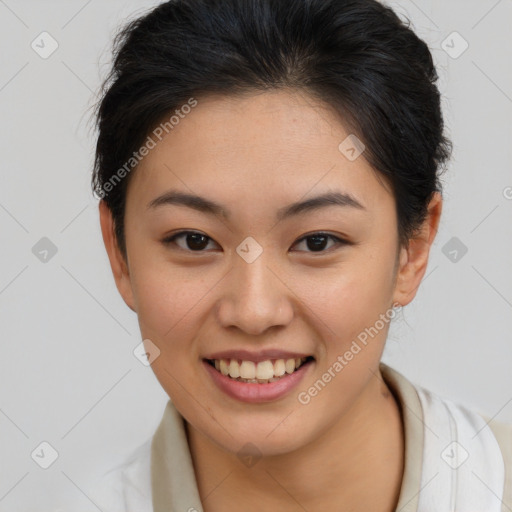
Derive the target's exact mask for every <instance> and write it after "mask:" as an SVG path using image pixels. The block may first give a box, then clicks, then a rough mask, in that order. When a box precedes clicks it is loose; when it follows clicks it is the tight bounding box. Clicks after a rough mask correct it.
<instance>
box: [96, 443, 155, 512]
mask: <svg viewBox="0 0 512 512" xmlns="http://www.w3.org/2000/svg"><path fill="white" fill-rule="evenodd" d="M151 442H152V439H149V440H147V441H146V442H144V443H142V444H141V445H139V446H138V447H137V448H136V449H134V450H133V451H132V452H131V453H130V454H129V455H128V457H126V459H125V460H124V461H123V462H122V463H121V464H118V465H116V466H114V467H112V468H110V469H109V470H107V471H106V472H104V473H103V474H102V475H101V476H100V477H99V481H98V483H97V486H96V488H95V490H94V493H93V498H92V499H93V501H94V503H96V505H98V506H100V507H101V510H102V511H103V512H128V511H130V512H131V511H132V510H137V512H152V510H153V506H152V501H151V499H152V496H151Z"/></svg>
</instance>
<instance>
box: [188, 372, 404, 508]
mask: <svg viewBox="0 0 512 512" xmlns="http://www.w3.org/2000/svg"><path fill="white" fill-rule="evenodd" d="M186 429H187V437H188V441H189V446H190V450H191V454H192V459H193V461H194V468H195V473H196V479H197V483H198V489H199V494H200V497H201V501H202V502H203V508H204V510H205V512H218V511H222V510H227V509H228V508H238V509H240V510H245V511H247V512H252V511H254V512H256V511H260V510H262V509H269V510H281V511H283V512H284V511H288V510H289V511H296V510H300V509H301V507H302V508H303V509H305V510H321V509H322V507H324V508H325V509H326V510H329V509H333V510H337V509H339V504H340V503H343V504H344V508H345V509H346V510H356V509H357V510H373V511H375V512H390V511H394V510H395V507H396V504H397V502H398V498H399V493H400V486H401V482H402V477H403V467H404V463H403V460H404V433H403V425H402V418H401V413H400V407H399V405H398V403H397V401H396V399H395V397H394V395H393V393H392V392H391V390H390V389H389V388H388V386H387V385H386V384H385V382H384V380H383V379H382V375H381V373H380V371H379V372H378V374H377V378H372V379H370V381H369V382H368V385H367V387H366V388H365V390H364V391H363V393H362V394H361V396H360V397H359V399H358V400H357V401H356V402H355V403H354V404H353V406H352V407H351V409H350V410H349V411H347V412H346V413H345V414H344V415H343V416H342V417H341V418H340V419H339V420H338V421H337V422H336V423H335V424H334V425H333V427H332V428H330V429H329V430H328V431H327V432H326V433H325V434H324V435H323V436H321V437H320V438H318V439H316V440H315V441H314V442H313V443H310V444H308V445H306V446H303V447H301V448H300V449H298V450H295V451H293V452H290V453H286V454H283V455H278V456H271V457H263V458H262V459H260V460H259V461H258V462H257V464H255V465H254V466H252V467H251V468H243V467H242V468H241V464H240V461H239V460H238V459H237V457H236V454H230V453H227V452H226V451H224V450H222V449H221V448H220V447H218V446H217V445H215V444H214V443H212V442H211V441H210V440H209V439H208V438H206V437H205V436H204V435H203V434H202V433H200V432H199V431H197V430H196V429H194V428H193V427H192V426H191V425H190V424H188V423H187V422H186ZM251 507H253V508H251Z"/></svg>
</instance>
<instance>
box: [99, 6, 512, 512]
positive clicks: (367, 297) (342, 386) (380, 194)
mask: <svg viewBox="0 0 512 512" xmlns="http://www.w3.org/2000/svg"><path fill="white" fill-rule="evenodd" d="M436 80H437V75H436V70H435V68H434V66H433V62H432V57H431V54H430V52H429V49H428V47H427V46H426V44H425V43H424V42H423V41H421V40H420V39H419V38H418V37H417V36H416V35H415V34H414V32H413V31H412V30H410V29H409V27H407V26H406V25H404V23H402V22H401V21H400V20H399V18H398V17H397V16H396V15H395V14H394V12H393V11H392V10H391V9H390V8H387V7H385V6H383V5H381V4H380V3H378V2H376V1H374V0H351V1H349V0H281V1H280V2H275V1H274V2H273V1H271V0H215V1H211V0H209V1H206V0H174V1H170V2H166V3H163V4H161V5H160V6H158V7H157V8H155V9H153V10H152V11H151V12H149V13H148V14H146V15H145V16H143V17H141V18H139V19H137V20H135V21H134V22H132V23H130V24H128V25H127V26H126V27H125V28H124V30H123V31H122V32H120V34H119V35H118V37H117V38H116V47H115V61H114V65H113V69H112V73H111V75H110V76H109V78H108V79H107V81H106V82H105V86H104V91H103V97H102V99H101V102H100V104H99V108H98V112H97V115H98V128H99V134H98V143H97V151H96V165H95V171H94V176H93V187H94V190H95V192H96V193H97V195H98V196H99V197H100V198H101V201H100V205H99V210H100V222H101V228H102V233H103V240H104V243H105V247H106V250H107V252H108V256H109V259H110V264H111V267H112V271H113V275H114V278H115V282H116V285H117V288H118V290H119V292H120V294H121V296H122V297H123V299H124V301H125V302H126V304H127V305H128V307H130V308H131V309H132V310H133V311H135V312H136V314H137V316H138V320H139V325H140V329H141V334H142V337H143V339H144V350H145V356H146V357H147V360H148V363H149V364H151V366H152V369H153V371H154V373H155V375H156V377H157V379H158V380H159V382H160V383H161V385H162V387H163V389H164V390H165V391H166V392H167V394H168V395H169V397H170V400H169V402H168V404H167V407H166V409H165V411H164V415H163V418H162V421H161V424H160V426H159V428H158V429H157V431H156V433H155V435H154V436H153V438H152V439H151V440H150V441H148V442H147V443H146V444H144V445H143V446H141V447H140V448H139V449H138V450H137V451H136V452H135V453H134V454H133V457H132V458H131V459H130V460H129V461H127V463H126V464H124V465H122V466H121V467H118V468H116V469H115V470H113V471H112V472H110V473H109V475H108V478H107V479H106V481H108V484H107V487H108V489H109V492H110V496H109V497H108V499H110V502H109V501H108V499H107V497H106V496H105V497H104V501H103V503H104V504H105V505H104V506H105V507H107V508H106V509H109V510H137V511H138V512H142V511H146V510H147V511H149V510H155V511H157V512H160V511H164V510H176V511H178V510H183V511H186V510H188V511H194V510H197V511H201V510H203V511H205V512H218V511H225V510H227V509H228V508H229V509H232V508H235V509H238V510H244V511H246V512H247V511H248V512H252V511H260V510H279V511H294V510H307V511H316V510H372V511H382V512H384V511H393V510H400V511H404V512H406V511H421V512H426V511H434V510H435V511H436V512H439V511H445V510H446V511H452V510H456V511H465V512H467V511H473V512H474V511H482V512H483V511H485V512H498V511H500V510H509V509H510V507H512V499H511V492H512V485H511V459H512V454H511V451H512V446H511V441H510V440H511V429H510V426H505V425H499V424H496V423H495V422H494V421H492V422H489V419H488V418H484V417H482V416H480V415H479V414H477V413H476V412H473V411H469V410H467V409H465V408H463V407H461V406H459V405H457V404H454V403H452V402H450V401H449V400H445V399H441V398H439V397H436V396H435V395H433V394H432V393H430V392H428V391H427V390H424V389H422V388H420V387H418V386H415V385H414V384H413V383H411V382H409V381H408V380H407V379H405V377H403V376H402V375H400V374H399V373H398V372H396V371H394V370H393V369H392V368H390V367H388V366H387V365H385V364H383V363H381V361H380V359H381V356H382V352H383V349H384V344H385V341H386V336H387V333H388V329H389V324H390V321H391V320H392V319H393V318H394V316H395V315H396V311H397V310H398V309H400V308H401V307H403V306H406V305H407V304H409V303H410V302H411V301H412V300H413V298H414V296H415V294H416V292H417V290H418V287H419V285H420V283H421V280H422V278H423V276H424V273H425V269H426V267H427V263H428V256H429V250H430V247H431V245H432V243H433V240H434V238H435V234H436V231H437V228H438V225H439V219H440V215H441V210H442V197H441V186H440V181H439V174H440V170H441V168H442V166H443V164H444V163H445V162H446V161H447V159H448V157H449V155H450V149H451V144H450V142H449V140H448V139H447V138H446V137H445V136H444V135H443V119H442V114H441V109H440V97H439V91H438V89H437V87H436V85H435V83H436ZM116 500H117V501H116Z"/></svg>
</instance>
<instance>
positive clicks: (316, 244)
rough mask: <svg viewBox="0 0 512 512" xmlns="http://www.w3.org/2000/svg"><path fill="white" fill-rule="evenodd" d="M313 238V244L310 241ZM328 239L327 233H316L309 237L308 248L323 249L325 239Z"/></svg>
mask: <svg viewBox="0 0 512 512" xmlns="http://www.w3.org/2000/svg"><path fill="white" fill-rule="evenodd" d="M311 240H315V242H313V243H312V244H311V243H310V241H311ZM320 240H321V241H320ZM326 240H327V237H326V236H325V235H314V236H310V237H308V249H311V250H313V251H315V250H322V249H323V248H325V241H326Z"/></svg>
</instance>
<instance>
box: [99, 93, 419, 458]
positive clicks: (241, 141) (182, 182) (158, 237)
mask: <svg viewBox="0 0 512 512" xmlns="http://www.w3.org/2000/svg"><path fill="white" fill-rule="evenodd" d="M349 134H350V133H349V132H348V131H347V130H346V129H345V128H344V126H343V124H342V123H341V122H340V120H339V119H338V118H336V117H335V116H334V114H333V113H332V111H331V110H330V109H329V108H328V107H326V106H324V105H322V104H320V103H319V102H317V101H315V100H313V99H312V98H311V97H308V96H306V95H305V94H303V93H297V92H291V91H278V92H265V93H261V94H253V95H250V96H245V97H237V98H235V97H209V98H204V99H201V98H198V104H197V106H196V107H194V108H193V109H192V111H191V112H190V113H189V114H188V115H187V116H186V117H184V118H183V119H181V120H180V122H179V123H178V124H177V125H175V126H174V129H173V130H172V132H170V134H169V135H168V136H167V137H165V138H164V139H163V140H162V141H161V142H159V143H158V144H157V145H156V147H155V148H153V149H152V150H151V151H150V152H149V154H148V155H147V156H145V157H144V159H143V160H142V161H141V163H140V164H139V166H138V168H137V169H136V171H134V174H133V175H132V176H131V181H130V183H129V186H128V191H127V198H126V212H125V237H126V247H127V265H126V266H125V265H124V264H123V262H122V258H121V257H120V255H119V253H118V252H117V251H116V250H115V248H114V245H113V244H112V239H111V238H109V237H110V233H111V231H112V229H111V228H112V226H111V224H109V222H111V220H109V213H108V210H107V209H106V208H104V207H103V209H102V212H101V216H102V228H103V233H104V239H105V241H106V244H107V248H108V250H109V257H110V260H111V263H112V266H113V269H114V275H115V278H116V283H117V286H118V289H119V291H120V292H121V294H122V296H123V298H124V300H125V301H126V303H127V304H128V305H129V306H130V307H131V308H132V309H133V310H134V311H136V313H137V315H138V320H139V324H140V329H141V334H142V337H143V339H145V340H151V344H154V346H156V347H158V349H159V351H160V354H159V356H158V357H157V358H156V359H155V360H154V361H153V363H152V368H153V371H154V372H155V375H156V377H157V378H158V380H159V382H160V383H161V385H162V387H163V388H164V390H165V391H166V392H167V393H168V395H169V396H170V397H171V399H172V401H173V403H174V404H175V406H176V407H177V409H178V410H179V411H180V413H181V414H182V416H183V417H184V418H185V419H186V420H187V421H188V422H189V423H190V424H191V425H192V426H193V427H194V428H195V429H196V430H197V431H199V432H201V433H203V434H204V435H205V436H206V437H207V438H209V439H210V440H211V441H213V442H214V443H216V444H217V445H219V446H221V447H223V448H225V449H226V450H228V451H230V452H234V453H235V452H238V450H240V449H241V447H242V446H244V445H245V444H246V443H247V442H248V441H250V442H251V443H253V444H254V445H256V446H257V447H258V449H259V450H260V451H261V452H262V453H263V454H278V453H284V452H288V451H292V450H294V449H297V448H299V447H301V446H305V445H307V444H308V443H310V442H312V441H313V440H314V439H317V438H318V437H319V436H321V435H322V434H323V433H325V432H326V431H327V430H328V429H330V428H332V427H333V426H334V425H335V424H336V423H337V422H339V421H340V420H341V419H342V418H343V417H344V415H345V414H347V413H348V411H349V410H350V408H351V407H352V406H353V405H354V404H356V403H357V401H358V400H361V398H362V397H363V396H364V394H365V390H366V389H367V388H368V385H369V382H370V381H371V379H375V377H374V376H373V375H372V371H373V372H374V373H375V372H377V371H378V365H379V361H380V357H381V354H382V351H383V347H384V342H385V339H386V335H387V332H388V328H389V320H390V318H391V317H392V316H393V312H392V310H391V308H392V305H393V303H394V302H395V301H398V302H400V303H401V304H402V305H404V304H406V303H407V302H408V301H409V300H410V298H411V296H413V293H414V292H413V291H411V290H413V289H414V291H415V287H416V285H417V284H418V280H419V278H420V277H421V276H418V274H421V270H424V269H423V267H421V265H420V264H417V265H416V267H415V268H416V270H415V271H414V272H412V271H410V272H409V277H407V276H406V275H405V274H406V267H407V264H408V262H407V253H406V252H401V250H399V249H398V245H397V244H398V233H397V218H396V213H395V203H394V198H393V195H392V193H391V192H390V190H389V189H388V188H387V187H386V186H385V184H384V183H383V181H382V179H380V180H379V178H378V176H377V174H376V173H375V172H374V170H373V169H372V168H371V167H370V165H369V164H368V163H367V162H366V160H365V158H364V153H363V154H362V155H361V156H359V157H358V158H356V159H355V160H353V159H349V158H347V156H345V154H344V153H342V152H341V151H340V149H339V146H340V143H342V142H343V141H344V140H345V139H346V138H347V136H349ZM348 154H350V153H348ZM172 193H174V196H172ZM176 194H189V195H194V196H199V197H201V198H203V200H201V201H200V200H198V199H196V200H195V201H188V203H187V201H179V200H178V199H176V197H177V195H176ZM326 194H331V196H330V200H326V199H325V198H324V200H321V199H318V200H317V201H316V202H314V201H313V200H314V199H315V198H319V197H321V196H325V195H326ZM206 201H207V202H206ZM308 201H309V203H308ZM311 201H313V202H311ZM212 203H216V204H217V205H218V206H217V207H212V206H211V204H212ZM297 204H302V206H297ZM292 205H295V207H292ZM315 205H316V206H315ZM194 206H195V207H194ZM109 240H110V243H109V242H108V241H109ZM409 263H410V262H409ZM425 264H426V262H425ZM395 265H398V266H397V267H396V266H395ZM418 268H419V269H420V270H418ZM404 269H405V270H404ZM413 274H414V278H412V277H410V276H411V275H413ZM365 330H366V331H365ZM369 332H371V333H372V334H371V335H370V334H368V333H369ZM363 333H366V343H363V341H362V340H363V339H364V338H365V336H364V334H363ZM145 343H146V347H147V348H148V350H149V351H151V350H152V349H151V345H150V344H148V342H147V341H146V342H145ZM354 343H355V345H354ZM356 346H358V347H359V350H357V348H356ZM349 353H351V354H352V356H350V354H349ZM295 358H297V362H298V363H299V364H300V363H301V362H302V361H303V359H301V358H307V359H306V362H305V363H303V364H302V366H300V367H299V368H298V369H296V370H295V371H293V372H292V373H287V370H288V371H292V370H293V368H294V365H293V363H290V362H289V361H288V363H286V360H290V359H295ZM340 358H341V359H340ZM220 359H224V360H225V361H226V367H227V368H228V369H227V370H226V369H225V366H224V363H222V366H220V364H221V363H220V362H219V360H220ZM281 359H282V360H284V361H285V363H284V367H285V368H286V367H288V368H287V370H286V369H285V375H284V376H281V377H280V376H279V375H278V374H279V373H281V372H282V371H283V370H282V367H283V363H281V362H277V360H281ZM207 360H217V361H218V362H217V366H218V367H220V371H219V370H217V369H215V368H214V365H215V362H212V361H211V362H210V363H209V362H208V361H207ZM230 360H234V361H235V360H237V361H239V363H238V364H236V363H230ZM269 360H270V363H268V361H269ZM265 361H267V362H265ZM341 361H343V362H341ZM257 363H260V364H257ZM336 363H338V364H336ZM290 364H291V366H290ZM269 365H270V366H269ZM340 367H341V368H340ZM280 368H281V369H280ZM369 370H372V371H369ZM226 371H229V372H230V373H231V375H232V376H233V377H234V376H236V375H237V372H238V373H240V372H242V376H244V375H245V376H246V377H247V378H248V379H251V378H255V377H259V378H262V379H263V378H268V376H269V375H271V376H272V377H271V378H273V379H276V378H277V380H275V381H274V382H269V383H267V384H261V383H259V382H253V383H246V382H239V381H236V380H234V379H233V378H232V377H230V376H226V375H222V372H224V373H226ZM253 371H256V372H259V373H256V374H254V373H251V372H253ZM268 371H270V373H266V372H268ZM245 372H247V373H245ZM326 375H327V376H326ZM329 376H330V378H329ZM279 377H280V378H279ZM319 380H320V381H321V382H322V383H323V385H322V384H320V385H318V381H319ZM315 383H317V385H316V388H315ZM315 389H316V392H315Z"/></svg>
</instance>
